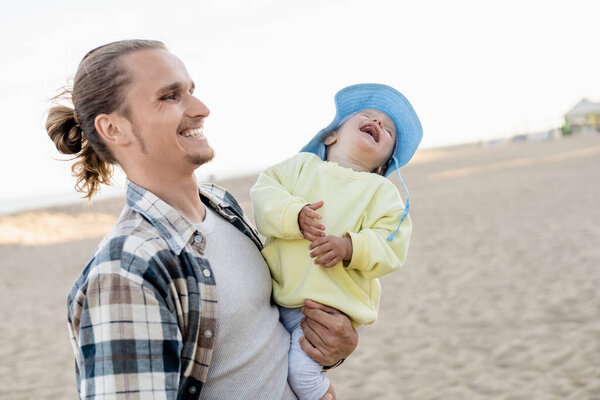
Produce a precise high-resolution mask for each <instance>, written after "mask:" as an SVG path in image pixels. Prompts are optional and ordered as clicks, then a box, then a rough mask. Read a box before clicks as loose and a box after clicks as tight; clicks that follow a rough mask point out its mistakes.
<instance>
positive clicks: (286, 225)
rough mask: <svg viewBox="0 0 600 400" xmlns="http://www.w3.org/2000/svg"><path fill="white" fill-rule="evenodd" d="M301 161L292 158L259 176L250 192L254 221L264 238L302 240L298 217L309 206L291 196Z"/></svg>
mask: <svg viewBox="0 0 600 400" xmlns="http://www.w3.org/2000/svg"><path fill="white" fill-rule="evenodd" d="M301 168H302V159H301V158H299V157H292V158H291V159H289V160H287V161H284V162H283V163H281V164H278V165H275V166H273V167H270V168H268V169H267V170H265V171H264V172H262V173H261V174H260V175H259V177H258V180H257V181H256V183H255V184H254V186H253V187H252V189H250V195H251V198H252V207H253V209H254V221H255V223H256V227H257V228H258V230H259V232H260V233H261V234H263V235H264V236H266V237H277V238H280V239H301V238H302V237H303V235H302V232H301V231H300V227H299V221H298V218H299V214H300V211H301V210H302V209H303V208H304V206H306V205H309V204H310V202H308V201H306V199H304V198H302V197H300V196H296V195H294V194H293V188H294V186H295V183H296V181H297V179H298V175H299V174H300V170H301Z"/></svg>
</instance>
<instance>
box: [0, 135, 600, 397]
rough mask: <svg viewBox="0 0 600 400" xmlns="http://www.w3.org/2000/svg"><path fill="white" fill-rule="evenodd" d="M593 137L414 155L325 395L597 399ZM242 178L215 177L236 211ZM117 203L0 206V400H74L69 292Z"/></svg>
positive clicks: (599, 238)
mask: <svg viewBox="0 0 600 400" xmlns="http://www.w3.org/2000/svg"><path fill="white" fill-rule="evenodd" d="M599 171H600V135H597V136H581V137H573V138H567V139H563V140H557V141H549V142H535V143H530V142H524V143H509V144H504V145H500V146H495V147H487V148H486V147H483V146H476V145H468V146H459V147H454V148H445V149H437V150H435V151H425V152H421V153H419V154H418V155H417V157H416V158H415V160H414V163H411V165H409V166H407V167H405V168H403V177H404V179H405V182H406V183H407V185H408V186H409V188H410V190H411V202H412V207H411V215H412V218H413V223H414V233H413V237H412V240H411V247H410V253H409V259H408V262H407V264H406V265H405V267H404V268H403V269H402V270H401V271H399V272H396V273H394V274H392V275H389V276H387V277H385V278H383V279H382V285H383V297H382V301H381V308H380V316H379V319H378V321H377V322H376V323H375V324H374V325H372V326H367V327H363V328H361V329H360V331H359V332H360V344H359V346H358V348H357V350H356V351H355V352H354V354H353V355H352V356H351V357H350V358H349V359H348V360H347V361H346V363H345V364H344V365H343V366H342V367H340V368H338V369H336V370H334V371H331V372H329V373H328V374H329V376H330V377H331V379H332V381H333V383H334V385H335V388H336V390H337V393H338V398H339V399H342V400H352V399H370V400H373V399H384V400H387V399H389V400H392V399H419V400H420V399H431V400H433V399H444V400H447V399H506V400H508V399H511V400H516V399H582V400H584V399H585V400H589V399H600V290H598V288H600V246H599V243H600V211H599V205H600V173H599ZM254 179H255V177H248V178H240V179H235V180H230V181H227V182H222V185H223V186H225V187H227V188H228V189H230V190H231V191H232V192H233V193H234V194H236V196H237V197H238V198H239V200H240V201H241V203H242V205H243V206H244V207H245V208H246V209H247V210H248V208H249V205H250V204H249V195H248V189H249V188H250V186H251V185H252V183H253V181H254ZM121 202H122V199H114V200H109V201H103V202H98V203H96V204H94V205H92V206H91V207H88V206H82V205H73V206H68V207H56V208H51V209H45V210H39V211H31V212H26V213H21V214H16V215H9V216H0V307H1V310H2V311H1V312H2V324H1V325H0V338H1V339H2V340H1V341H0V399H6V400H8V399H11V400H12V399H31V398H35V399H74V398H76V390H75V380H74V367H73V357H72V354H71V348H70V344H69V340H68V334H67V328H66V307H65V298H66V294H67V292H68V290H69V288H70V286H71V284H72V283H73V281H74V280H75V278H76V276H77V274H78V273H79V271H80V269H81V268H82V267H83V265H84V264H85V262H86V260H87V258H88V257H89V255H90V254H91V252H92V251H93V249H94V247H95V246H96V244H97V243H98V242H99V240H100V237H101V236H102V234H103V233H104V232H106V230H108V228H109V227H110V226H111V224H112V223H113V221H114V220H115V219H116V217H117V216H118V214H119V212H120V209H121V205H122V203H121Z"/></svg>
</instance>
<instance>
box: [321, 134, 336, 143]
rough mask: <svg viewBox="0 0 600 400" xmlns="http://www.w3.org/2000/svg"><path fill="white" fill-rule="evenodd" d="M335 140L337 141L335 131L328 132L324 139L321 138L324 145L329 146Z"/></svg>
mask: <svg viewBox="0 0 600 400" xmlns="http://www.w3.org/2000/svg"><path fill="white" fill-rule="evenodd" d="M335 142H337V132H336V131H333V132H330V133H328V134H327V136H325V139H323V143H324V144H325V146H331V145H332V144H334V143H335Z"/></svg>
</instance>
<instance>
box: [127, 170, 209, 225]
mask: <svg viewBox="0 0 600 400" xmlns="http://www.w3.org/2000/svg"><path fill="white" fill-rule="evenodd" d="M129 179H130V180H131V181H132V182H133V183H135V184H136V185H139V186H141V187H143V188H144V189H147V190H149V191H151V192H152V193H154V194H155V195H156V196H158V197H159V198H160V199H161V200H162V201H164V202H165V203H167V204H168V205H170V206H171V207H173V208H174V209H176V210H177V211H179V213H180V214H181V215H183V216H184V217H185V218H186V219H187V220H188V221H190V222H191V223H199V222H202V221H204V217H205V216H206V209H205V208H204V204H202V201H201V200H200V195H199V194H198V186H197V184H196V178H195V177H194V174H193V173H192V174H191V175H190V176H188V177H185V178H182V177H179V178H178V179H171V180H169V181H168V182H162V181H160V180H156V179H154V180H145V181H140V182H138V180H139V178H138V179H135V178H134V179H131V177H129Z"/></svg>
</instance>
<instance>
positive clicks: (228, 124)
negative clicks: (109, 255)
mask: <svg viewBox="0 0 600 400" xmlns="http://www.w3.org/2000/svg"><path fill="white" fill-rule="evenodd" d="M599 16H600V3H598V2H593V1H590V0H587V1H584V0H572V1H569V2H566V1H537V0H520V1H516V0H506V1H502V2H499V1H496V2H481V1H475V0H457V1H454V2H446V1H441V0H431V1H420V2H415V1H413V2H408V1H404V0H401V1H391V0H388V1H384V0H371V1H368V2H367V1H356V0H347V1H343V0H321V1H317V0H305V1H302V2H291V1H275V0H246V1H242V0H232V1H215V0H200V1H195V2H182V1H177V0H172V1H169V2H166V3H165V2H158V1H153V0H148V1H144V2H141V1H131V2H117V1H114V0H107V1H102V2H91V1H81V0H79V1H63V0H56V1H53V2H41V1H25V2H10V3H7V4H3V7H2V13H1V14H0V37H2V44H3V46H2V48H3V50H4V56H3V57H2V62H0V89H1V90H0V110H1V111H0V113H1V115H2V117H3V132H4V133H3V135H2V142H1V144H0V171H1V172H0V176H1V182H2V185H1V188H0V315H1V316H2V323H0V399H2V400H20V399H30V398H36V399H44V400H59V399H72V398H76V389H75V377H74V365H73V364H74V361H73V355H72V350H71V348H70V344H69V340H68V333H67V327H66V304H65V299H66V295H67V292H68V290H69V289H70V287H71V285H72V284H73V282H74V281H75V279H76V277H77V275H78V274H79V272H80V271H81V269H82V268H83V266H84V265H85V263H86V262H87V260H88V258H89V257H90V255H91V254H92V252H93V250H94V248H95V247H96V245H97V244H98V242H99V241H100V239H101V237H102V236H103V235H104V234H105V233H106V232H107V231H108V230H109V229H110V227H111V226H112V224H114V222H115V221H116V219H117V217H118V215H119V212H120V210H121V208H122V207H123V199H122V197H121V196H122V194H123V181H124V177H123V175H122V174H120V173H117V175H116V176H115V185H114V186H112V187H108V188H105V189H103V190H102V192H101V194H100V196H98V198H97V199H96V200H94V202H93V203H92V204H91V205H88V204H87V203H86V201H84V200H82V199H81V195H79V194H77V193H76V192H75V191H74V190H73V186H74V183H75V181H74V179H73V178H72V177H71V176H70V163H69V162H67V161H60V160H64V158H61V157H60V156H59V155H58V153H57V152H56V149H55V148H54V146H53V144H52V143H51V141H50V140H49V139H48V137H47V135H46V133H45V131H44V128H43V127H44V123H45V113H46V110H47V109H48V107H49V106H50V101H49V99H50V98H52V97H53V96H54V95H56V94H57V93H58V92H59V89H60V88H61V87H63V86H64V85H69V84H70V83H71V82H72V81H71V79H72V77H73V76H74V74H75V71H76V68H77V65H78V64H79V61H80V60H81V58H82V57H83V56H84V55H85V54H86V53H87V52H88V51H89V50H90V49H92V48H95V47H97V46H100V45H102V44H105V43H107V42H111V41H115V40H120V39H125V38H148V39H157V40H161V41H163V42H165V43H166V45H167V46H168V47H169V48H170V50H171V51H172V52H173V53H175V54H176V55H178V56H179V57H180V58H181V59H182V60H183V61H184V63H185V64H186V66H187V68H188V71H189V72H190V74H191V76H192V78H193V79H194V81H195V83H196V87H197V89H196V94H197V96H198V97H199V98H200V99H201V100H202V101H204V102H205V103H206V104H207V105H208V106H209V107H210V109H211V115H210V117H209V118H208V119H207V120H206V123H205V135H206V136H207V137H208V140H209V142H210V143H211V145H212V147H213V148H214V149H215V151H216V158H215V160H213V161H212V162H211V163H210V164H208V165H205V166H202V167H201V168H200V169H199V170H198V171H197V177H198V180H200V181H216V182H217V183H218V184H220V185H222V186H224V187H226V188H227V189H229V190H230V191H232V192H233V193H234V194H235V195H236V197H237V198H238V200H240V203H241V205H242V206H243V207H244V209H245V210H246V212H247V213H248V214H249V216H250V218H252V213H251V204H250V199H249V192H248V191H249V188H250V187H251V186H252V184H253V183H254V181H255V179H256V174H257V173H258V172H259V171H260V170H261V169H263V168H265V167H266V166H268V165H271V164H273V163H276V162H278V161H282V160H283V159H285V158H287V157H289V156H291V155H292V154H294V153H296V152H297V151H298V150H299V149H300V148H301V147H302V146H303V145H304V144H305V143H306V142H307V140H308V139H309V138H310V137H312V136H313V134H314V133H315V132H317V131H318V130H319V129H321V128H322V127H324V126H325V125H327V124H328V123H329V122H330V120H331V119H332V118H333V115H334V105H333V96H334V94H335V93H336V92H337V91H338V90H339V89H341V88H342V87H344V86H347V85H350V84H354V83H359V82H379V83H386V84H388V85H391V86H393V87H395V88H397V89H398V90H400V91H401V92H402V93H404V94H405V95H406V97H407V98H408V99H409V100H410V101H411V103H412V104H413V106H414V108H415V110H416V111H417V113H418V115H419V117H420V119H421V122H422V124H423V128H424V138H423V142H422V145H421V148H420V150H419V151H418V152H417V154H416V155H415V157H414V158H413V160H412V161H411V162H410V163H409V164H408V165H407V166H405V167H403V168H402V175H403V178H404V180H405V182H406V183H407V185H408V188H409V190H410V191H411V211H410V212H411V217H412V219H413V224H414V231H413V236H412V238H411V246H410V252H409V257H408V262H407V264H406V265H405V266H404V268H403V269H401V270H400V271H398V272H396V273H394V274H391V275H390V276H386V277H384V278H383V279H382V285H383V296H382V300H381V308H380V315H379V320H378V321H377V323H375V324H374V325H373V326H368V327H364V328H362V329H361V330H360V332H359V333H360V343H359V346H358V348H357V350H356V351H355V352H354V353H353V355H352V356H351V357H350V358H349V359H348V360H347V361H346V362H345V363H344V365H343V366H342V367H340V368H338V369H336V370H334V371H331V372H330V373H329V374H331V378H332V381H333V383H334V385H335V387H336V390H337V392H338V395H339V397H338V398H340V399H342V400H348V399H349V400H359V399H361V400H362V399H366V398H369V399H384V400H396V399H406V400H414V399H416V400H421V399H425V400H429V399H431V400H433V399H440V400H441V399H444V400H448V399H457V400H459V399H505V400H517V399H543V400H547V399H552V400H553V399H556V400H559V399H560V400H562V399H578V400H579V399H581V400H590V399H600V291H598V290H597V288H598V287H600V270H599V268H598V266H599V265H600V247H599V246H598V242H600V224H599V222H600V219H599V215H600V214H599V213H598V199H600V179H599V178H600V176H599V174H598V171H599V170H600V134H598V131H600V51H598V39H599V38H600V24H599V23H598V17H599ZM392 181H393V182H394V183H396V184H398V182H397V181H396V180H395V178H392ZM401 193H403V192H402V191H401Z"/></svg>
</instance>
